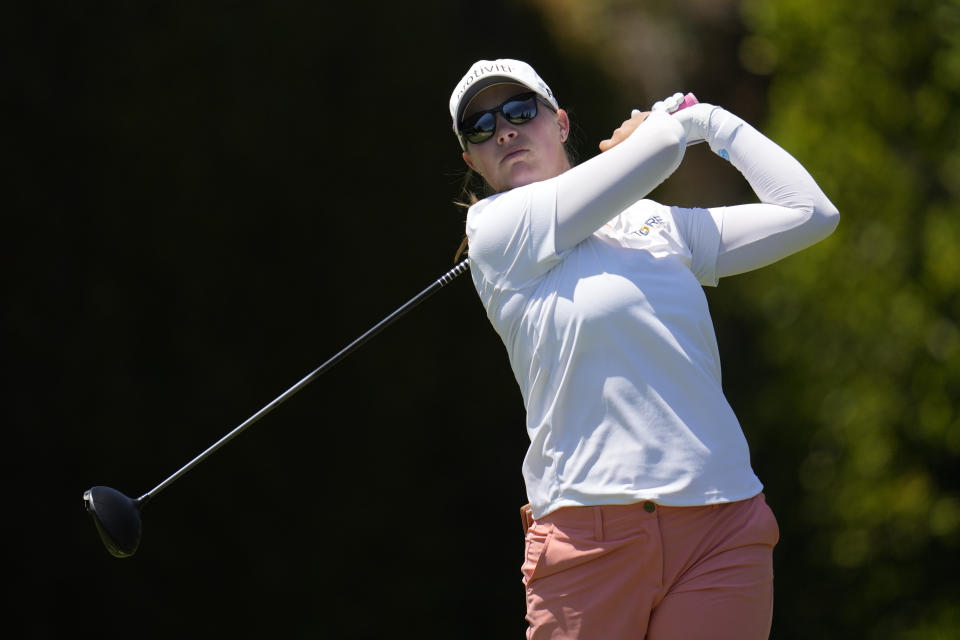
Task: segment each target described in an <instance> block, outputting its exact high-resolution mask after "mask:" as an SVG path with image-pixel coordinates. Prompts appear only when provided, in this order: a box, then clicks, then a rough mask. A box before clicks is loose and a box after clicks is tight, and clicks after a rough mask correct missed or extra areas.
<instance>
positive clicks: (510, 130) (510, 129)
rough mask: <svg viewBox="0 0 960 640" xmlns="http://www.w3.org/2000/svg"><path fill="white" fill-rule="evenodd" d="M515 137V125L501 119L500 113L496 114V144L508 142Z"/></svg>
mask: <svg viewBox="0 0 960 640" xmlns="http://www.w3.org/2000/svg"><path fill="white" fill-rule="evenodd" d="M516 137H517V125H515V124H513V123H512V122H510V121H509V120H507V119H506V118H504V117H503V114H502V113H498V114H497V144H503V143H504V142H507V141H508V140H511V139H513V138H516Z"/></svg>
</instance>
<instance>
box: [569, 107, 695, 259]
mask: <svg viewBox="0 0 960 640" xmlns="http://www.w3.org/2000/svg"><path fill="white" fill-rule="evenodd" d="M685 145H686V138H685V134H684V130H683V127H682V126H681V125H680V123H678V122H677V121H676V120H674V119H673V117H672V116H670V115H667V114H651V115H650V116H649V117H648V118H647V119H646V120H645V121H644V122H643V123H642V124H641V125H640V126H639V127H637V129H636V131H634V132H633V133H632V134H631V135H630V137H628V138H627V139H626V140H624V141H623V142H621V143H620V144H618V145H616V146H615V147H613V148H611V149H609V150H608V151H605V152H603V153H601V154H600V155H598V156H596V157H594V158H592V159H590V160H588V161H587V162H585V163H583V164H581V165H579V166H577V167H574V168H572V169H570V170H569V171H567V172H566V173H564V174H563V175H561V176H560V177H559V178H557V180H558V186H557V233H556V243H557V251H558V252H559V251H563V250H564V249H568V248H570V247H573V246H574V245H576V244H578V243H580V242H582V241H583V240H584V239H586V238H588V237H589V236H590V235H591V234H592V233H593V232H594V231H596V230H597V229H599V228H600V227H602V226H603V225H604V224H606V223H607V222H608V221H609V220H611V219H612V218H613V217H615V216H616V215H617V214H619V213H620V212H621V211H623V210H624V209H626V208H627V207H629V206H630V205H631V204H633V203H634V202H636V201H637V200H640V199H642V198H644V197H645V196H646V195H647V194H649V193H650V192H651V191H653V189H654V188H656V187H657V185H659V184H660V183H661V182H663V181H664V180H665V179H666V178H667V177H668V176H669V175H670V174H671V173H673V172H674V171H675V170H676V168H677V167H678V166H679V164H680V160H681V159H682V158H683V153H684V149H685Z"/></svg>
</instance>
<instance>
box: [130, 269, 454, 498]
mask: <svg viewBox="0 0 960 640" xmlns="http://www.w3.org/2000/svg"><path fill="white" fill-rule="evenodd" d="M469 268H470V261H469V258H468V259H465V260H463V261H462V262H460V263H459V264H458V265H457V266H455V267H454V268H453V269H451V270H450V271H448V272H446V273H445V274H443V275H442V276H440V277H439V278H437V279H436V280H435V281H434V282H433V283H432V284H431V285H430V286H429V287H427V288H426V289H424V290H423V291H421V292H420V293H418V294H417V295H416V296H414V297H413V298H411V299H410V300H408V301H407V302H406V303H404V305H403V306H401V307H400V308H398V309H397V310H396V311H394V312H393V313H391V314H390V315H388V316H387V317H386V318H384V319H383V320H381V321H380V322H378V323H377V324H376V325H374V326H373V327H371V328H370V329H368V330H367V332H366V333H364V334H363V335H361V336H360V337H359V338H357V339H356V340H354V341H353V342H351V343H350V344H348V345H347V346H346V347H344V348H343V349H342V350H341V351H340V352H339V353H337V354H336V355H335V356H333V357H332V358H330V359H329V360H327V361H326V362H324V363H323V364H321V365H320V366H319V367H317V368H316V369H314V370H313V371H311V372H310V373H308V374H307V375H306V376H304V377H303V378H302V379H301V380H300V381H299V382H297V383H296V384H295V385H293V386H292V387H290V388H289V389H287V390H286V391H284V392H283V393H281V394H280V395H279V396H277V397H276V398H274V399H273V400H271V401H270V403H269V404H267V405H265V406H264V407H263V408H262V409H260V410H259V411H257V412H256V413H255V414H253V415H252V416H250V417H249V418H247V419H246V420H244V421H243V422H241V423H240V424H239V425H237V426H236V427H234V428H233V430H232V431H230V432H229V433H227V434H226V435H225V436H223V437H222V438H220V439H219V440H217V441H216V442H214V443H213V444H212V445H210V446H209V447H207V449H206V450H204V451H203V452H202V453H201V454H200V455H198V456H197V457H195V458H194V459H193V460H191V461H190V462H188V463H187V464H185V465H183V466H182V467H180V469H179V470H178V471H177V472H176V473H174V474H173V475H172V476H170V477H169V478H167V479H166V480H164V481H163V482H161V483H160V484H158V485H157V486H156V487H154V488H153V489H151V490H150V491H148V492H147V493H145V494H143V495H142V496H140V497H139V498H137V502H138V503H139V504H140V505H143V504H146V503H147V501H149V500H150V499H151V498H153V497H154V496H155V495H157V494H158V493H160V492H161V491H163V490H164V489H166V488H167V487H168V486H170V485H171V484H172V483H173V482H174V481H175V480H177V479H178V478H179V477H180V476H182V475H183V474H185V473H186V472H187V471H190V469H192V468H194V467H195V466H197V465H198V464H200V463H201V462H203V460H205V459H206V458H207V457H208V456H209V455H210V454H212V453H213V452H214V451H216V450H217V449H219V448H220V447H222V446H223V445H225V444H226V443H228V442H230V441H231V440H233V439H234V438H235V437H237V436H238V435H240V434H241V433H242V432H243V431H244V430H245V429H246V428H247V427H249V426H250V425H252V424H254V423H255V422H257V421H258V420H260V418H262V417H263V416H265V415H267V414H268V413H270V412H271V411H273V410H274V409H276V408H277V407H278V406H279V405H280V404H282V403H283V402H284V401H285V400H287V399H288V398H290V396H292V395H293V394H295V393H296V392H298V391H300V390H301V389H302V388H304V387H305V386H307V385H308V384H310V383H311V382H313V380H314V379H315V378H317V376H319V375H320V374H321V373H323V372H325V371H327V370H328V369H330V368H331V367H332V366H333V365H335V364H337V363H338V362H340V361H341V360H342V359H343V358H345V357H346V356H347V355H349V354H350V353H351V352H353V351H354V350H356V349H357V347H359V346H360V345H362V344H363V343H365V342H366V341H367V340H369V339H370V338H372V337H373V336H375V335H377V334H378V333H380V332H381V331H382V330H383V329H385V328H386V327H387V326H388V325H390V324H391V323H392V322H393V321H395V320H396V319H398V318H399V317H400V316H402V315H403V314H405V313H406V312H408V311H410V310H411V309H412V308H414V307H415V306H417V305H418V304H420V303H421V302H423V301H424V300H426V299H427V298H429V297H430V296H431V295H433V294H434V293H436V292H437V291H439V290H440V289H442V288H443V287H445V286H446V285H448V284H449V283H450V282H452V281H453V280H454V278H456V277H457V276H459V275H461V274H463V273H465V272H466V271H467V270H468V269H469Z"/></svg>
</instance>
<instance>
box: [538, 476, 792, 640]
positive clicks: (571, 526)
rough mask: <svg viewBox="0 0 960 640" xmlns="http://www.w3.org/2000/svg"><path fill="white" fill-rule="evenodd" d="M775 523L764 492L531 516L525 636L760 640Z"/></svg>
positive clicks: (768, 600) (768, 604)
mask: <svg viewBox="0 0 960 640" xmlns="http://www.w3.org/2000/svg"><path fill="white" fill-rule="evenodd" d="M778 539H779V529H778V527H777V521H776V519H775V518H774V515H773V512H772V511H771V510H770V507H768V506H767V503H766V500H765V499H764V496H763V494H762V493H761V494H759V495H757V496H754V497H753V498H750V499H748V500H743V501H739V502H729V503H723V504H715V505H707V506H702V507H664V506H661V505H659V504H655V503H653V502H639V503H636V504H631V505H615V506H597V507H566V508H562V509H557V510H556V511H554V512H552V513H549V514H547V515H546V516H544V517H543V518H540V519H538V520H532V521H531V522H530V524H529V527H528V529H527V533H526V557H525V561H524V563H523V567H522V572H523V583H524V585H525V587H526V594H527V621H528V622H529V627H528V629H527V638H528V639H531V640H547V639H550V640H560V639H563V640H572V639H574V638H576V639H579V640H628V639H630V640H701V639H703V640H706V639H709V640H727V639H729V640H766V638H768V637H769V635H770V626H771V621H772V616H773V547H774V545H776V543H777V541H778Z"/></svg>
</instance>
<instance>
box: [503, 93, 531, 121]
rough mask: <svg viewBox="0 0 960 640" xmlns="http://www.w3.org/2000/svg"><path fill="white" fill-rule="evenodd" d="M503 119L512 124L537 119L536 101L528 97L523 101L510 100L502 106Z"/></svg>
mask: <svg viewBox="0 0 960 640" xmlns="http://www.w3.org/2000/svg"><path fill="white" fill-rule="evenodd" d="M503 117H505V118H506V119H507V120H509V121H510V122H512V123H513V124H523V123H524V122H528V121H530V120H533V119H534V118H536V117H537V99H536V98H535V97H534V96H529V97H527V98H525V99H523V100H511V101H509V102H506V103H504V105H503Z"/></svg>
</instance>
